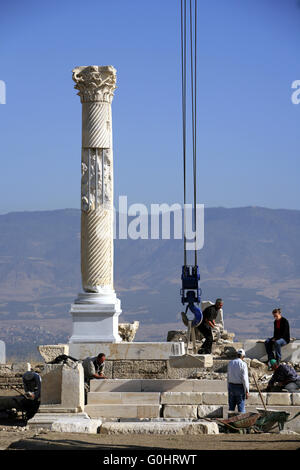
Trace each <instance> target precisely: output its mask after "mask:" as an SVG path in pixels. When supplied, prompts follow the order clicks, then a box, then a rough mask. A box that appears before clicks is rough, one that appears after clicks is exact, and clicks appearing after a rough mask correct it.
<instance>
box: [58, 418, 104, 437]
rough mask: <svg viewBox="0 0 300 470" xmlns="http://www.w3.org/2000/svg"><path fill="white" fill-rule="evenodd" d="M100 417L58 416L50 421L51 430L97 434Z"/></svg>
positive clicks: (100, 421)
mask: <svg viewBox="0 0 300 470" xmlns="http://www.w3.org/2000/svg"><path fill="white" fill-rule="evenodd" d="M101 424H102V420H101V419H79V418H75V417H74V418H73V417H71V418H60V419H58V420H56V421H54V423H52V426H51V429H50V430H51V431H53V432H71V433H85V434H97V433H99V432H100V427H101Z"/></svg>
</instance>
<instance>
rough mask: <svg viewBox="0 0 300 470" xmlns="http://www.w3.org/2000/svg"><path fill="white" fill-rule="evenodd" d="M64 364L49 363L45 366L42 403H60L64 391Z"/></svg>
mask: <svg viewBox="0 0 300 470" xmlns="http://www.w3.org/2000/svg"><path fill="white" fill-rule="evenodd" d="M62 369H63V365H62V364H53V365H52V364H51V365H50V364H47V365H46V367H45V368H44V370H43V372H42V374H41V376H42V387H41V404H45V405H49V404H60V403H61V392H62Z"/></svg>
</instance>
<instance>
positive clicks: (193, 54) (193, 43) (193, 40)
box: [181, 0, 197, 266]
mask: <svg viewBox="0 0 300 470" xmlns="http://www.w3.org/2000/svg"><path fill="white" fill-rule="evenodd" d="M193 6H194V29H193ZM189 29H190V65H191V77H190V82H191V113H192V150H193V193H194V194H193V196H194V207H193V229H194V233H195V250H194V251H195V253H194V255H195V266H197V240H196V233H197V217H196V215H197V174H196V172H197V0H194V5H193V0H190V2H189ZM186 49H187V5H186V0H181V84H182V134H183V138H182V143H183V180H184V183H183V186H184V215H183V217H184V265H185V266H186V264H187V257H186V155H187V149H186V147H187V120H186V114H187V97H186V89H187V56H186Z"/></svg>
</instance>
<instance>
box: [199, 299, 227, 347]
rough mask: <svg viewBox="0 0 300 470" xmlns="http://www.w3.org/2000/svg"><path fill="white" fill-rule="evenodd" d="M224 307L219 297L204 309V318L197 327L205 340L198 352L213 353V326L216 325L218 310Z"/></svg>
mask: <svg viewBox="0 0 300 470" xmlns="http://www.w3.org/2000/svg"><path fill="white" fill-rule="evenodd" d="M222 307H223V300H222V299H217V300H216V302H215V304H214V305H211V306H210V307H207V308H206V309H205V310H204V311H203V320H202V322H201V323H200V325H199V326H198V327H197V328H198V330H199V331H200V333H202V334H203V336H204V338H205V341H204V343H203V344H202V348H201V349H199V351H198V354H211V348H212V344H213V334H212V328H215V326H216V318H217V315H218V311H219V310H220V308H222Z"/></svg>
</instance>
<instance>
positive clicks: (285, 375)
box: [266, 359, 300, 393]
mask: <svg viewBox="0 0 300 470" xmlns="http://www.w3.org/2000/svg"><path fill="white" fill-rule="evenodd" d="M270 364H271V367H272V370H273V371H274V373H273V375H272V377H271V379H270V380H269V383H268V386H267V389H266V391H267V392H272V391H278V389H279V390H280V391H282V390H283V391H288V392H290V393H293V392H297V391H298V390H299V389H300V376H299V375H298V374H297V372H296V371H295V369H294V368H293V367H292V366H290V365H288V364H284V363H283V364H278V362H277V361H276V359H271V361H270ZM276 383H277V385H275V384H276Z"/></svg>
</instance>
